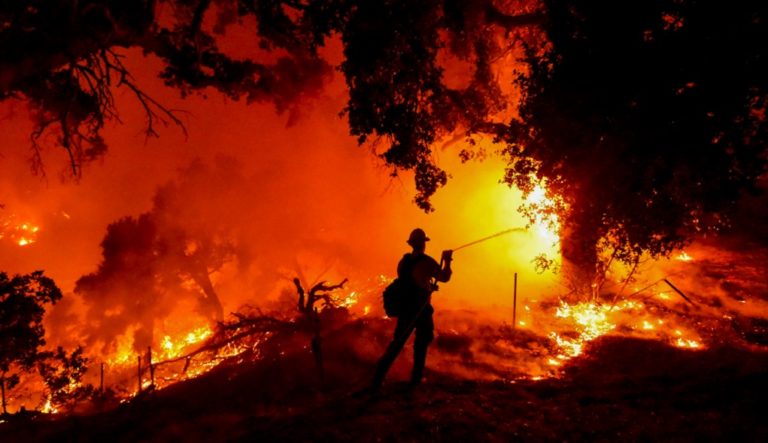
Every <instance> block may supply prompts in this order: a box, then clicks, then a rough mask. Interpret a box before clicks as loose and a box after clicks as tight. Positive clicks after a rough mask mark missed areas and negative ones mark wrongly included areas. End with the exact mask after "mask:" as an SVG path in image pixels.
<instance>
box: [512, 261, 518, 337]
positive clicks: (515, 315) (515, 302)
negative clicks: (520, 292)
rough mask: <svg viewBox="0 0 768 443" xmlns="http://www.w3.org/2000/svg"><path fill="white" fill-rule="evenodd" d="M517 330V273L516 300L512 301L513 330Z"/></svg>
mask: <svg viewBox="0 0 768 443" xmlns="http://www.w3.org/2000/svg"><path fill="white" fill-rule="evenodd" d="M515 328H517V272H515V285H514V299H513V300H512V329H515Z"/></svg>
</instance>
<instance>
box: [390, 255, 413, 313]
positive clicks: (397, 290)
mask: <svg viewBox="0 0 768 443" xmlns="http://www.w3.org/2000/svg"><path fill="white" fill-rule="evenodd" d="M408 260H409V262H408V263H406V266H405V272H404V273H403V274H404V275H407V276H408V277H407V278H401V277H397V278H395V279H394V280H392V283H390V284H389V285H387V287H386V288H384V294H383V297H382V298H383V299H384V312H385V313H386V314H387V317H390V318H394V317H397V316H398V315H400V313H401V312H402V311H403V306H404V305H405V303H406V298H407V297H408V293H409V292H411V291H410V290H411V289H413V286H414V283H413V282H412V281H410V280H412V278H411V277H410V275H411V273H412V272H413V267H414V266H416V263H418V262H419V261H420V258H419V257H417V258H415V259H414V258H413V257H410V256H409V257H408Z"/></svg>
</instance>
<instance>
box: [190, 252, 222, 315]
mask: <svg viewBox="0 0 768 443" xmlns="http://www.w3.org/2000/svg"><path fill="white" fill-rule="evenodd" d="M187 269H188V272H189V275H190V276H191V277H192V280H194V281H195V283H197V285H198V286H200V289H201V290H202V291H203V294H205V296H203V297H199V298H198V303H199V304H200V308H201V309H202V310H203V311H204V312H205V313H206V314H207V315H208V316H209V317H210V318H212V319H213V320H216V321H221V320H222V319H223V318H224V307H223V306H222V305H221V301H220V300H219V296H218V295H217V294H216V291H215V290H214V289H213V283H212V282H211V276H210V275H209V274H208V268H207V267H206V266H205V265H197V264H196V263H193V262H191V263H189V264H188V267H187Z"/></svg>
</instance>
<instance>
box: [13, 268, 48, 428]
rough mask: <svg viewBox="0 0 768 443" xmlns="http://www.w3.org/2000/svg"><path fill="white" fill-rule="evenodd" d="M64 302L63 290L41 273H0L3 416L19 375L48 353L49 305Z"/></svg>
mask: <svg viewBox="0 0 768 443" xmlns="http://www.w3.org/2000/svg"><path fill="white" fill-rule="evenodd" d="M60 299H61V291H60V290H59V288H58V287H57V286H56V284H55V283H54V282H53V280H51V279H50V278H48V277H45V276H44V275H43V272H42V271H35V272H33V273H31V274H27V275H16V276H14V277H13V278H8V275H7V274H5V273H4V272H0V389H1V390H2V401H3V413H4V414H7V413H8V411H7V405H6V391H7V390H8V389H12V388H13V387H14V386H15V385H16V384H18V382H19V374H20V372H27V371H30V370H31V369H32V368H33V367H34V365H35V364H36V363H38V362H41V361H42V360H43V359H44V358H45V357H46V356H47V354H44V353H41V348H42V347H43V346H44V345H45V339H44V338H43V337H44V336H45V329H44V328H43V314H44V313H45V306H44V305H46V304H48V303H50V304H55V303H56V302H57V301H58V300H60Z"/></svg>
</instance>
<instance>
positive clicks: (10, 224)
mask: <svg viewBox="0 0 768 443" xmlns="http://www.w3.org/2000/svg"><path fill="white" fill-rule="evenodd" d="M17 218H18V217H17V216H16V215H15V214H11V215H10V216H8V217H7V218H6V219H5V220H3V221H2V222H0V240H2V239H4V238H7V239H8V240H9V241H11V242H12V243H15V244H16V245H18V246H21V247H24V246H29V245H31V244H33V243H35V242H37V235H38V232H40V226H38V225H36V224H34V223H32V222H16V221H15V220H16V219H17Z"/></svg>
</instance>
